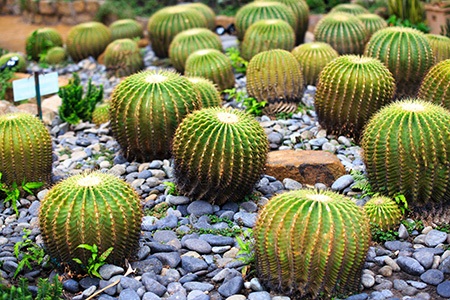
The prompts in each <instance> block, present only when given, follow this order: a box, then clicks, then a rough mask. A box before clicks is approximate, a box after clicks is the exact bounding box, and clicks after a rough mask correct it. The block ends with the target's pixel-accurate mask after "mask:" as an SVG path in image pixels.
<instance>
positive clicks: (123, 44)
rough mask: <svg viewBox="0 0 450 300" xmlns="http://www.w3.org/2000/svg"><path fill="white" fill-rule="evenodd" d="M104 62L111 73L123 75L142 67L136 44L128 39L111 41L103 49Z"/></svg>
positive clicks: (139, 52) (141, 59)
mask: <svg viewBox="0 0 450 300" xmlns="http://www.w3.org/2000/svg"><path fill="white" fill-rule="evenodd" d="M104 63H105V66H106V68H107V69H108V71H109V72H110V73H111V74H114V76H116V77H124V76H128V75H130V74H133V73H136V72H138V71H140V70H142V68H143V67H144V60H143V58H142V55H141V51H140V50H139V46H138V44H137V43H136V42H135V41H133V40H130V39H118V40H115V41H113V42H111V43H110V44H109V45H108V47H106V50H105V56H104Z"/></svg>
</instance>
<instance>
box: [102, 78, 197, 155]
mask: <svg viewBox="0 0 450 300" xmlns="http://www.w3.org/2000/svg"><path fill="white" fill-rule="evenodd" d="M200 107H201V100H200V98H199V96H198V94H197V91H196V90H195V88H194V86H193V84H192V83H191V82H190V81H189V80H187V79H186V78H185V77H183V76H181V75H180V74H178V73H175V72H170V71H165V70H153V71H145V72H140V73H136V74H133V75H130V76H128V77H127V78H125V80H123V81H122V82H121V83H120V84H119V85H117V87H116V88H115V89H114V91H113V93H112V95H111V110H110V114H111V116H110V117H111V127H112V132H113V134H114V135H115V136H116V138H117V141H118V142H119V144H120V146H121V147H122V149H123V151H124V154H125V156H126V157H127V158H128V159H130V160H132V159H136V160H138V161H149V160H150V161H151V160H154V159H164V158H168V157H170V145H171V143H172V137H173V134H174V133H175V129H176V128H177V126H178V124H179V123H180V122H181V120H182V119H183V118H184V117H185V116H186V115H187V114H188V113H190V112H192V111H194V110H196V109H198V108H200Z"/></svg>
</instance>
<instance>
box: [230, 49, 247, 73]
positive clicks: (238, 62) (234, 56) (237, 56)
mask: <svg viewBox="0 0 450 300" xmlns="http://www.w3.org/2000/svg"><path fill="white" fill-rule="evenodd" d="M225 53H226V55H227V56H228V57H229V58H230V60H231V65H232V66H233V68H234V70H235V71H236V72H237V73H243V74H245V72H247V65H248V61H246V60H245V59H243V58H242V56H241V52H240V51H239V49H237V48H235V47H230V48H227V49H226V51H225Z"/></svg>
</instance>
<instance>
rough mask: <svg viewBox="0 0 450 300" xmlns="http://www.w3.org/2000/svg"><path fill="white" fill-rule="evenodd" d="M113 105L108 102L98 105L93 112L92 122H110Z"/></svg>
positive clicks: (97, 123)
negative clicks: (110, 111)
mask: <svg viewBox="0 0 450 300" xmlns="http://www.w3.org/2000/svg"><path fill="white" fill-rule="evenodd" d="M110 107H111V105H110V104H109V102H108V103H102V104H100V105H97V106H96V107H95V108H94V111H93V112H92V123H94V124H96V125H100V124H103V123H106V122H109V119H110V118H109V109H110Z"/></svg>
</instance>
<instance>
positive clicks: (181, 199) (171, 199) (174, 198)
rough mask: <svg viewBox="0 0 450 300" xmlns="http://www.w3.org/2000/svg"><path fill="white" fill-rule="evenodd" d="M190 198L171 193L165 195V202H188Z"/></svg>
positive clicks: (178, 203) (179, 203)
mask: <svg viewBox="0 0 450 300" xmlns="http://www.w3.org/2000/svg"><path fill="white" fill-rule="evenodd" d="M190 201H191V200H190V199H189V198H188V197H185V196H173V195H167V197H166V202H168V203H169V204H172V205H182V204H188V203H189V202H190Z"/></svg>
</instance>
